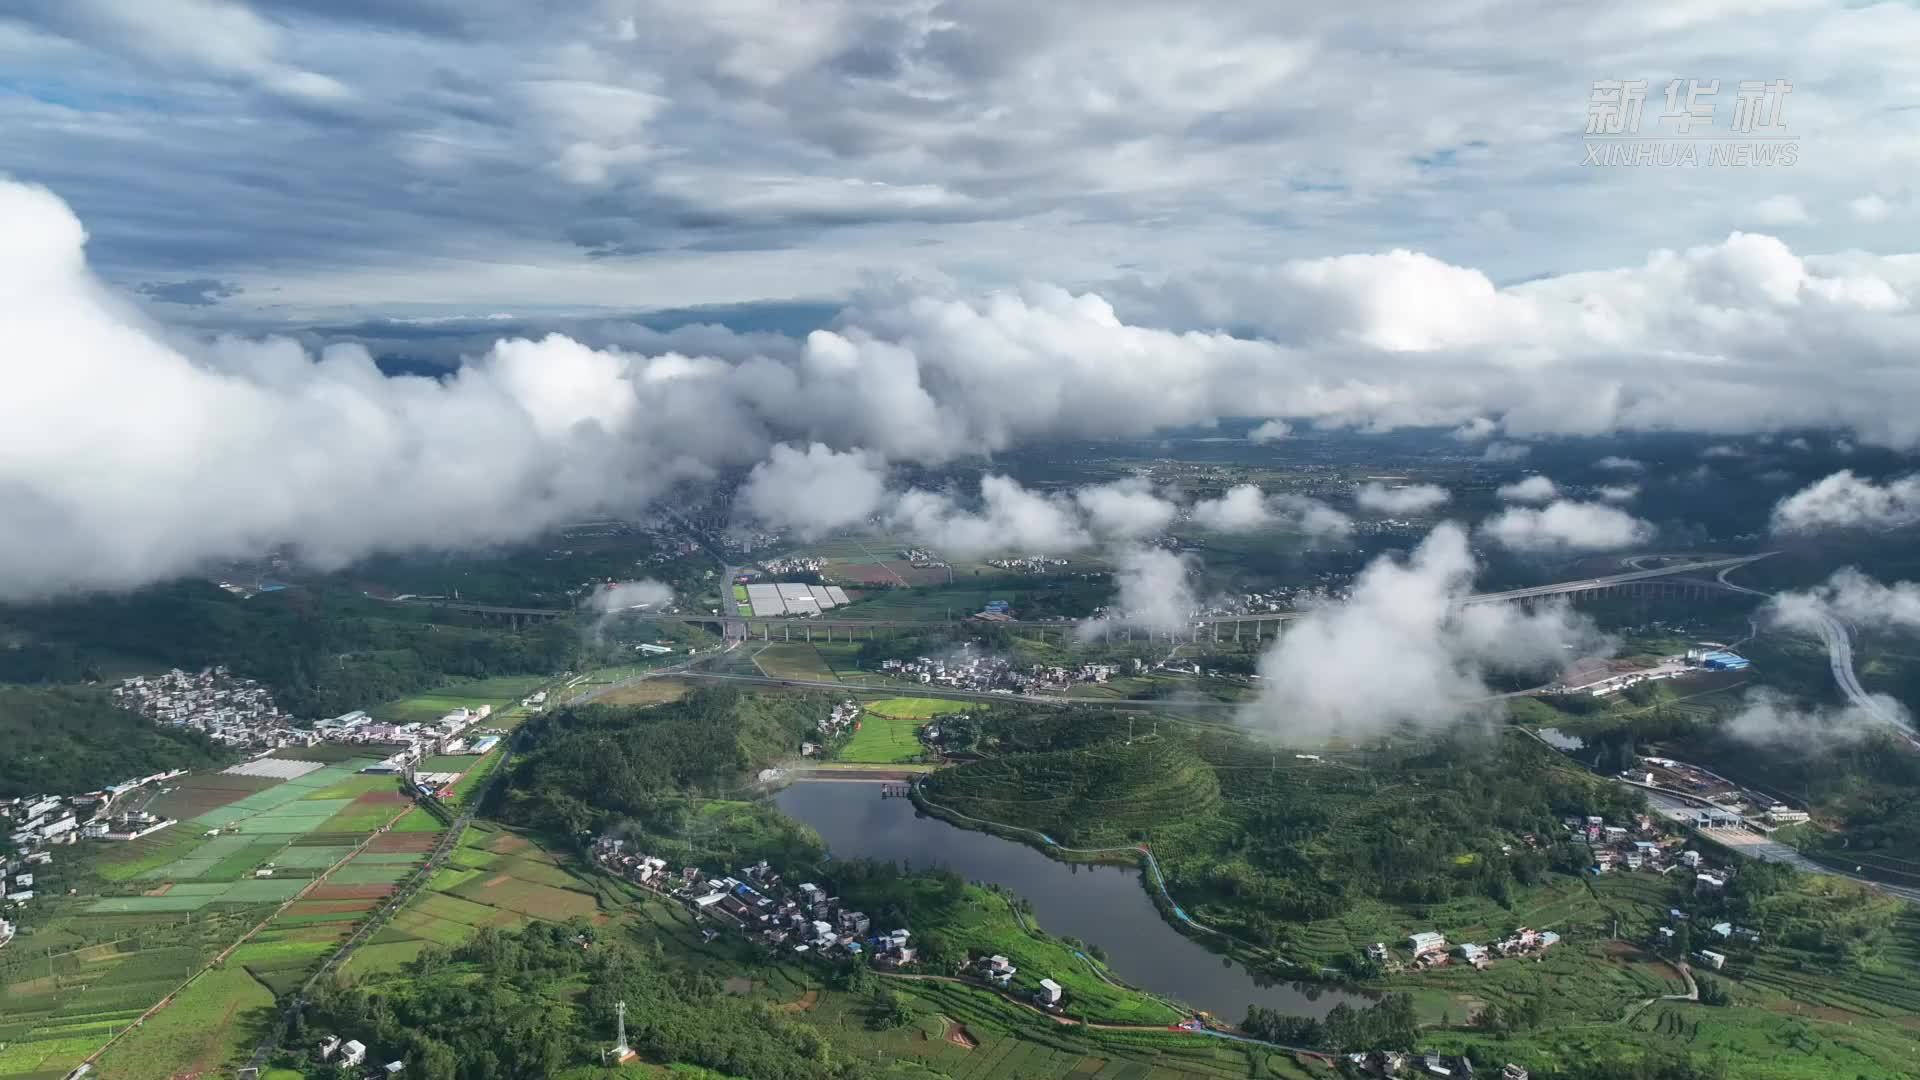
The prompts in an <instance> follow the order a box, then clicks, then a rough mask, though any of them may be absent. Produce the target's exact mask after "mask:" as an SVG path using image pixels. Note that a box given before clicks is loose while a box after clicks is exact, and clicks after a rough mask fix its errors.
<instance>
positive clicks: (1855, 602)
mask: <svg viewBox="0 0 1920 1080" xmlns="http://www.w3.org/2000/svg"><path fill="white" fill-rule="evenodd" d="M1767 608H1768V611H1769V613H1770V614H1771V615H1772V616H1773V618H1774V619H1775V620H1776V621H1778V622H1779V623H1780V624H1782V625H1785V626H1790V627H1793V628H1794V629H1797V630H1802V631H1805V632H1807V633H1819V632H1820V628H1821V625H1822V623H1824V622H1825V617H1826V616H1827V615H1829V614H1831V615H1833V616H1835V617H1837V618H1840V619H1843V620H1845V621H1847V622H1850V623H1854V624H1857V625H1860V626H1864V627H1868V628H1871V629H1875V630H1899V631H1904V632H1907V633H1914V632H1920V584H1917V583H1915V582H1911V581H1896V582H1894V583H1893V584H1891V585H1885V584H1882V583H1880V582H1878V581H1875V580H1874V579H1873V578H1871V577H1868V576H1867V575H1865V574H1863V573H1861V572H1860V571H1859V570H1857V569H1854V568H1853V567H1846V568H1844V569H1841V570H1837V571H1835V572H1834V574H1833V576H1832V577H1829V578H1828V579H1827V580H1826V582H1824V583H1823V584H1821V585H1819V586H1816V587H1814V588H1812V589H1808V590H1804V591H1798V592H1782V593H1776V594H1775V595H1774V597H1773V599H1772V600H1771V601H1769V602H1768V605H1767Z"/></svg>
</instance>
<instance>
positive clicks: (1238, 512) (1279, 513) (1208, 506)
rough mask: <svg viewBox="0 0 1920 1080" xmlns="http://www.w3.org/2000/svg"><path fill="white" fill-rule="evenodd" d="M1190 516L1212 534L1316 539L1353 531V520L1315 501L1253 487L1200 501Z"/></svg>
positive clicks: (1339, 537) (1238, 489)
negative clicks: (1284, 532)
mask: <svg viewBox="0 0 1920 1080" xmlns="http://www.w3.org/2000/svg"><path fill="white" fill-rule="evenodd" d="M1190 513H1191V518H1192V521H1193V523H1194V524H1195V525H1198V526H1199V527H1200V528H1202V529H1207V530H1209V531H1212V532H1223V533H1238V532H1255V531H1258V530H1261V529H1271V528H1284V529H1289V530H1291V531H1294V532H1303V533H1306V534H1307V535H1309V536H1312V537H1315V538H1317V539H1344V538H1345V537H1346V536H1348V535H1349V534H1351V533H1352V532H1353V519H1352V518H1350V517H1348V516H1347V515H1345V514H1343V513H1341V512H1340V511H1338V510H1335V509H1334V508H1333V507H1331V506H1328V505H1327V504H1326V503H1323V502H1321V501H1319V500H1318V499H1310V498H1307V497H1306V496H1303V495H1287V494H1281V495H1268V494H1266V493H1265V492H1263V491H1261V490H1260V488H1259V487H1258V486H1257V485H1254V484H1240V485H1237V486H1235V487H1232V488H1229V489H1227V491H1226V492H1225V493H1224V494H1222V495H1221V496H1220V497H1219V498H1217V499H1202V500H1200V501H1199V502H1196V503H1194V504H1193V506H1192V508H1191V511H1190Z"/></svg>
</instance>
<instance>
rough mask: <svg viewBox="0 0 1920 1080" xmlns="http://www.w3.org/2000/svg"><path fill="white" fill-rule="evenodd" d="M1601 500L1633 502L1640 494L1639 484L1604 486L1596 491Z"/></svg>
mask: <svg viewBox="0 0 1920 1080" xmlns="http://www.w3.org/2000/svg"><path fill="white" fill-rule="evenodd" d="M1596 493H1597V494H1598V495H1599V496H1600V498H1602V499H1604V500H1606V501H1607V502H1632V501H1633V499H1634V497H1635V496H1637V495H1639V494H1640V485H1639V484H1602V485H1601V486H1600V487H1599V488H1597V489H1596Z"/></svg>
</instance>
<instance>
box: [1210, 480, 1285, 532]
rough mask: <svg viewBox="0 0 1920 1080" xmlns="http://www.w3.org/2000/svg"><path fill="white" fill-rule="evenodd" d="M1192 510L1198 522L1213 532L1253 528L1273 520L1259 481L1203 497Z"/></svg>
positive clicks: (1260, 526) (1244, 530) (1247, 530)
mask: <svg viewBox="0 0 1920 1080" xmlns="http://www.w3.org/2000/svg"><path fill="white" fill-rule="evenodd" d="M1192 513H1193V523H1194V524H1195V525H1198V526H1200V527H1201V528H1203V529H1211V530H1213V531H1214V532H1251V531H1252V530H1254V529H1259V528H1264V527H1265V526H1266V525H1267V524H1268V523H1269V522H1271V521H1272V520H1273V513H1272V511H1270V510H1269V509H1268V508H1267V495H1266V492H1264V491H1261V490H1260V487H1259V485H1257V484H1240V485H1238V486H1235V487H1232V488H1228V489H1227V491H1226V493H1225V494H1223V495H1221V496H1220V497H1219V498H1217V499H1202V500H1201V501H1199V502H1197V503H1195V504H1194V505H1193V511H1192Z"/></svg>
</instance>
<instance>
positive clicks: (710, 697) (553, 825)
mask: <svg viewBox="0 0 1920 1080" xmlns="http://www.w3.org/2000/svg"><path fill="white" fill-rule="evenodd" d="M832 707H833V700H832V699H831V698H829V697H827V696H826V695H823V694H748V693H743V692H741V691H739V690H736V689H733V688H731V687H721V688H714V689H701V690H696V691H694V692H693V693H692V694H689V695H688V696H687V697H685V698H683V699H681V700H680V701H676V702H673V703H671V704H666V705H655V706H645V707H641V706H628V707H620V706H607V705H580V706H574V707H570V708H563V709H555V710H552V711H549V712H545V713H542V714H540V715H538V716H536V717H535V718H534V719H532V720H530V721H528V722H527V724H526V725H525V726H524V727H522V728H521V735H520V743H519V746H520V748H521V754H520V756H519V757H518V758H517V759H516V760H515V762H514V764H513V768H512V772H511V774H510V776H509V777H508V784H507V785H506V787H505V789H504V790H503V794H502V798H503V805H502V806H501V808H500V809H501V812H502V813H503V815H504V816H505V817H506V818H507V820H509V821H512V822H514V823H516V824H519V825H524V826H527V827H530V828H535V829H542V830H548V831H554V832H561V833H566V834H568V835H573V834H576V833H578V832H579V831H580V830H582V829H600V828H603V827H606V826H608V825H610V824H617V823H631V824H633V825H636V826H638V827H641V828H644V829H646V830H649V831H656V832H673V831H679V830H682V829H683V828H684V827H685V826H686V824H687V823H688V822H687V819H688V817H689V816H690V815H692V814H695V813H697V812H698V811H697V805H698V804H697V803H696V802H695V798H697V797H701V796H704V797H708V798H712V797H716V796H724V795H727V794H730V793H732V792H734V791H735V790H736V789H738V788H739V787H740V786H741V783H742V780H743V779H744V778H746V775H747V774H748V773H750V772H751V771H752V770H754V769H756V768H759V767H761V766H762V765H764V764H766V763H767V762H770V761H774V760H777V759H779V758H782V757H786V756H790V755H793V754H796V753H797V752H798V751H799V747H800V741H801V739H802V738H803V737H805V735H806V734H807V733H808V732H810V731H812V730H813V729H814V727H815V726H816V725H817V724H818V723H819V721H820V719H821V718H822V717H824V716H825V715H826V714H827V712H828V711H829V710H830V709H831V708H832Z"/></svg>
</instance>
